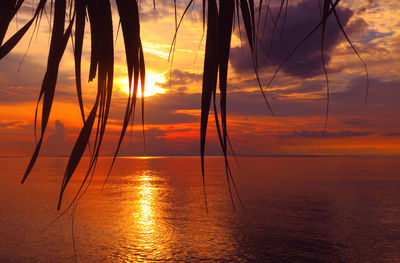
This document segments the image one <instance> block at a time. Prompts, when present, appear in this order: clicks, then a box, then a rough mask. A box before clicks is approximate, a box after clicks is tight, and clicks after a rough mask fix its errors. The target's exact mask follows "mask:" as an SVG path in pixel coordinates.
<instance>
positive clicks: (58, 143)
mask: <svg viewBox="0 0 400 263" xmlns="http://www.w3.org/2000/svg"><path fill="white" fill-rule="evenodd" d="M43 153H44V154H45V155H51V156H64V155H66V154H68V153H67V152H66V130H65V127H64V124H63V123H62V122H61V121H60V120H56V121H55V122H54V131H53V132H52V133H51V134H50V135H49V136H48V137H47V140H46V142H45V143H44V147H43Z"/></svg>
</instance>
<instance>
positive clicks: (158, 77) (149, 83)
mask: <svg viewBox="0 0 400 263" xmlns="http://www.w3.org/2000/svg"><path fill="white" fill-rule="evenodd" d="M164 82H165V77H164V75H163V74H160V73H156V72H153V71H146V79H145V87H144V96H145V97H150V96H153V95H155V94H159V93H165V92H166V91H167V90H166V89H164V88H161V87H160V84H161V83H164ZM116 86H117V87H118V88H119V90H120V91H122V92H123V93H125V94H129V81H128V78H119V79H116ZM137 97H138V98H141V97H142V90H141V85H140V84H139V89H138V91H137Z"/></svg>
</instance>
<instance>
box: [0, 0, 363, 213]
mask: <svg viewBox="0 0 400 263" xmlns="http://www.w3.org/2000/svg"><path fill="white" fill-rule="evenodd" d="M24 2H25V1H24V0H3V1H2V2H1V5H0V45H1V46H0V59H1V58H3V57H5V56H6V55H7V54H8V53H9V52H10V51H11V50H12V49H13V48H14V47H15V46H16V45H17V44H18V42H19V41H20V40H21V39H22V37H23V36H24V35H25V34H26V32H27V31H28V29H29V28H30V27H31V26H32V25H34V27H35V30H38V29H37V27H38V26H39V21H40V20H41V18H42V16H43V13H44V11H45V7H46V4H47V2H48V1H47V0H40V1H39V2H38V3H37V5H36V10H35V12H34V14H33V17H32V18H31V19H30V20H29V21H28V22H27V23H26V24H25V25H24V26H23V27H22V28H20V29H19V30H18V31H17V32H16V33H15V34H14V35H13V36H11V37H10V38H9V39H7V40H6V41H5V42H4V38H5V35H6V32H7V29H8V26H9V24H10V23H11V21H12V20H13V18H14V17H15V15H16V14H17V13H18V11H19V10H20V7H21V5H22V4H23V3H24ZM49 2H50V6H51V8H53V6H54V12H53V14H52V25H51V27H52V32H51V42H50V50H49V54H48V62H47V69H46V73H45V75H44V78H43V82H42V86H41V89H40V92H39V98H38V102H37V107H36V112H35V132H36V120H37V111H38V106H39V104H40V103H42V113H41V125H40V127H41V130H40V135H39V138H38V140H37V142H36V147H35V151H34V153H33V155H32V157H31V160H30V162H29V165H28V167H27V169H26V172H25V175H24V176H23V179H22V183H23V182H24V181H25V180H26V178H27V177H28V176H29V174H30V172H31V170H32V168H33V166H34V164H35V162H36V159H37V157H38V154H39V151H40V148H41V145H42V141H43V136H44V134H45V131H46V128H47V124H48V119H49V115H50V112H51V108H52V105H53V98H54V93H55V88H56V83H57V76H58V68H59V65H60V61H61V60H62V57H63V54H64V52H65V48H66V45H67V42H68V40H69V39H70V38H73V40H74V41H73V43H74V59H75V76H76V91H77V95H78V102H79V107H80V111H81V115H82V119H83V127H82V129H81V131H80V133H79V136H78V138H77V139H76V142H75V145H74V148H73V150H72V152H71V154H70V157H69V161H68V164H67V167H66V170H65V174H64V179H63V182H62V185H61V190H60V196H59V202H58V207H57V208H58V209H60V207H61V203H62V197H63V193H64V191H65V189H66V187H67V186H68V183H69V181H70V179H71V177H72V175H73V173H74V171H75V169H76V167H77V165H78V164H79V162H80V160H81V158H82V156H83V154H84V152H85V150H86V147H88V146H89V139H90V137H91V135H93V134H94V144H93V146H92V147H91V149H90V162H89V167H88V170H87V172H86V176H85V177H84V179H83V181H82V184H81V187H80V189H79V191H78V193H77V194H76V196H75V198H74V199H73V201H72V202H71V203H70V205H69V206H68V207H70V206H71V205H72V204H73V202H74V201H75V200H77V198H78V197H79V193H80V192H81V190H82V189H83V187H84V186H85V184H86V183H88V182H89V181H90V179H91V177H92V176H93V172H94V170H95V167H96V163H97V160H98V156H99V152H100V148H101V145H102V141H103V136H104V133H105V129H106V124H107V120H108V115H109V111H110V105H111V97H112V88H113V77H114V43H113V22H114V23H115V22H116V21H113V19H112V14H111V3H110V1H109V0H68V1H67V0H51V1H49ZM271 2H272V1H263V0H259V1H258V3H257V4H256V3H255V1H254V0H220V1H216V0H208V1H206V0H203V1H202V8H203V12H202V13H203V28H204V30H206V45H205V58H204V69H203V85H202V101H201V128H200V141H201V143H200V147H201V149H200V156H201V165H202V176H203V188H204V196H205V204H206V208H207V198H206V191H205V186H204V156H205V143H206V133H207V124H208V117H209V112H210V107H211V105H212V106H213V112H214V118H215V123H216V128H217V133H218V138H219V143H220V145H221V148H222V152H223V154H224V157H225V165H226V176H227V183H228V187H229V191H230V193H231V199H232V203H233V205H234V202H233V199H234V198H233V194H232V191H231V186H233V189H234V191H235V192H236V194H237V191H236V186H235V184H234V180H233V177H232V174H231V172H230V168H229V164H228V159H227V156H228V150H229V148H228V145H229V146H230V141H229V136H228V132H227V112H226V98H227V94H228V92H227V76H228V61H229V51H230V44H231V36H232V31H233V28H234V27H235V24H236V26H237V28H238V30H239V33H240V34H242V33H241V30H244V31H245V34H246V39H247V43H248V45H249V47H250V50H251V56H252V61H253V67H254V73H255V77H256V79H257V81H258V84H259V88H260V91H261V94H262V96H263V98H264V100H265V103H266V105H267V107H268V109H269V110H270V112H271V113H273V110H272V107H271V105H270V104H269V102H268V100H267V95H266V93H265V92H266V90H267V89H268V88H269V87H270V86H271V84H272V81H273V80H274V78H275V77H276V74H277V73H278V71H279V70H280V69H281V68H282V66H283V65H284V64H285V63H286V62H287V61H288V59H289V58H290V57H291V56H292V55H293V54H294V53H295V52H296V50H297V49H298V48H299V47H300V46H301V45H303V44H304V43H305V41H306V40H307V39H309V38H310V37H311V36H312V35H313V34H315V33H316V32H317V30H318V29H321V28H322V30H321V32H322V42H321V58H322V66H323V69H324V72H325V76H326V84H327V98H328V102H327V111H326V121H327V117H328V108H329V107H328V106H329V81H328V75H327V72H326V69H325V60H324V36H325V34H326V32H325V31H326V30H325V28H326V22H327V19H328V17H330V16H332V15H333V16H334V18H335V20H336V21H337V25H338V27H340V30H341V31H342V33H343V34H344V36H345V38H346V39H347V41H348V42H349V43H350V45H351V47H352V49H353V50H354V52H355V53H356V54H357V56H358V57H359V58H360V59H361V57H360V56H359V54H358V53H357V51H356V50H355V48H354V47H353V45H352V44H351V42H350V40H349V38H348V36H347V35H346V33H345V31H344V29H343V26H342V24H341V23H340V20H339V17H338V15H337V12H336V8H337V6H338V4H339V2H340V0H337V1H335V2H334V1H332V0H324V1H323V4H322V6H323V12H322V15H321V19H320V21H319V22H318V23H317V24H316V25H315V27H314V28H313V30H311V31H310V32H309V34H308V35H306V36H305V37H304V39H303V41H301V42H300V43H299V44H298V45H297V46H296V47H295V48H294V49H293V50H290V52H289V54H288V56H287V57H286V58H285V59H284V60H283V61H282V63H281V64H280V65H279V67H278V68H277V69H276V71H275V73H274V74H273V76H272V77H271V79H270V81H269V83H268V84H267V85H266V86H265V87H263V85H262V84H261V82H260V77H259V74H260V72H259V62H258V56H257V49H258V47H259V42H260V40H259V38H260V35H261V34H262V35H263V34H264V30H265V23H264V25H262V24H261V23H260V21H261V17H266V16H268V12H270V9H271V7H270V5H271V4H272V3H271ZM288 2H289V0H277V3H274V4H275V5H276V6H277V7H278V10H279V13H278V14H277V16H276V19H275V20H274V25H273V33H272V34H275V32H277V31H278V26H277V24H278V22H279V21H280V20H283V21H284V22H285V20H286V11H287V8H288ZM115 3H116V6H117V10H118V14H119V23H120V26H121V29H122V33H123V38H124V44H125V54H126V61H127V65H126V66H127V69H128V79H129V95H128V99H127V104H126V110H125V116H124V119H123V125H122V130H121V133H120V137H119V141H118V146H117V149H116V151H115V154H114V158H113V161H112V165H114V163H115V158H116V157H117V155H118V151H119V149H120V146H121V143H122V141H123V138H124V136H125V133H126V130H127V127H128V124H129V122H130V120H131V119H132V118H133V116H134V112H135V109H136V103H137V92H138V87H139V81H140V83H141V87H142V90H141V92H142V94H143V93H144V82H145V62H144V56H143V48H142V42H141V38H140V21H139V8H138V3H137V1H135V0H115ZM153 5H154V8H156V1H153ZM192 5H194V1H193V0H191V1H188V4H187V7H186V9H185V10H184V13H183V15H182V17H181V19H180V21H179V23H177V18H176V1H175V0H174V6H175V25H176V27H175V29H176V32H175V36H174V38H173V43H172V46H171V51H172V55H173V50H174V47H175V43H176V34H177V32H178V29H179V26H180V25H181V22H182V20H183V17H184V16H185V14H186V13H187V10H188V9H189V7H191V6H192ZM50 13H52V12H51V11H50ZM265 20H266V19H265ZM65 21H67V23H65ZM87 21H88V23H89V26H90V38H91V55H90V69H89V81H93V80H94V79H95V78H97V95H96V99H95V103H94V105H93V106H92V109H91V110H90V112H89V114H88V115H87V116H85V112H84V105H83V99H82V85H81V57H82V46H83V42H84V40H85V36H84V32H85V26H86V22H87ZM284 22H283V25H284V24H285V23H284ZM66 24H67V27H65V25H66ZM263 48H264V49H265V50H270V47H263ZM363 63H364V62H363ZM364 66H365V63H364ZM365 69H366V66H365ZM367 78H368V73H367ZM217 87H219V94H220V95H219V98H220V100H219V103H218V102H217V101H216V94H217V93H218V91H217ZM143 100H144V96H142V107H143V105H144V101H143ZM218 107H219V109H218ZM218 110H219V114H218ZM219 118H220V120H219ZM142 119H144V115H143V108H142ZM95 123H96V125H95ZM143 123H144V120H143ZM143 125H144V124H143ZM94 126H96V127H95V129H94ZM325 127H326V126H325ZM93 129H94V130H95V131H93ZM143 130H144V129H143ZM35 137H36V133H35ZM230 148H232V147H231V146H230ZM232 152H233V151H232ZM112 165H111V167H110V171H109V173H108V175H107V178H108V176H109V175H110V172H111V169H112ZM106 180H107V179H106ZM237 197H238V200H239V201H240V198H239V195H238V194H237Z"/></svg>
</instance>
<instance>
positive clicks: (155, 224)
mask: <svg viewBox="0 0 400 263" xmlns="http://www.w3.org/2000/svg"><path fill="white" fill-rule="evenodd" d="M67 161H68V159H67V158H62V157H60V158H45V157H42V158H39V160H38V162H37V165H36V166H35V168H34V169H33V172H32V173H31V174H30V176H29V178H28V179H27V181H26V182H25V183H24V184H21V183H20V182H21V179H22V176H23V174H24V170H25V168H26V166H27V164H28V162H29V159H28V158H0V262H75V261H76V262H304V263H312V262H374V263H375V262H400V157H393V156H392V157H389V156H386V157H385V156H384V157H379V156H378V157H377V156H306V157H304V156H273V157H271V156H270V157H238V158H237V162H236V161H235V160H234V159H232V158H230V160H229V164H230V169H231V172H232V177H233V178H234V182H235V186H236V190H237V192H236V191H235V186H234V185H233V184H232V178H230V177H229V176H227V174H226V168H225V163H224V159H223V158H221V157H207V158H206V160H205V178H204V179H205V192H206V200H207V209H206V206H205V194H204V190H203V179H202V172H201V163H200V158H199V157H120V158H118V160H117V161H116V163H115V166H114V168H113V170H112V173H111V175H110V177H109V179H108V181H107V183H106V184H105V185H104V187H103V184H104V181H105V178H106V175H107V172H108V169H109V168H110V164H111V161H112V158H108V157H101V158H99V160H98V163H97V167H96V170H95V172H94V174H93V177H91V176H89V179H88V180H89V181H90V185H89V186H88V187H87V185H85V186H84V187H83V188H82V190H81V191H80V193H83V194H82V195H78V196H79V197H78V199H77V200H79V201H78V203H77V205H72V206H69V204H70V203H71V201H72V200H73V199H74V198H75V197H76V196H77V192H78V190H79V187H80V186H81V184H82V180H83V179H84V176H85V174H86V172H87V167H88V162H89V159H87V158H85V159H83V160H82V162H81V164H80V165H79V167H78V169H77V171H76V173H75V174H74V175H73V177H72V179H71V181H70V183H69V185H68V187H67V189H66V191H65V194H64V197H63V200H62V206H61V209H60V211H57V203H58V199H59V194H60V188H61V183H62V180H63V176H64V169H65V166H66V164H67ZM90 178H91V179H90ZM228 179H229V185H230V187H229V185H228ZM231 194H232V197H231Z"/></svg>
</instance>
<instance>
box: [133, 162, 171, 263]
mask: <svg viewBox="0 0 400 263" xmlns="http://www.w3.org/2000/svg"><path fill="white" fill-rule="evenodd" d="M134 181H135V183H134V184H135V187H134V189H133V191H132V193H133V194H134V202H133V203H132V206H131V208H130V209H131V216H132V217H131V224H132V230H131V231H132V234H133V239H132V241H133V244H132V245H133V246H134V247H136V249H135V251H136V252H135V253H134V254H132V255H130V259H131V260H134V261H137V260H144V259H146V260H150V259H152V260H156V259H159V258H169V257H170V252H169V251H170V248H169V247H168V245H167V244H168V241H170V238H171V229H170V226H168V224H167V223H166V222H165V220H164V217H165V216H166V213H167V212H166V207H165V206H163V205H161V203H164V204H165V202H162V199H163V196H165V195H164V194H165V193H163V192H165V191H166V190H167V189H166V188H165V180H163V179H162V178H161V177H160V176H159V174H158V173H157V172H156V171H153V170H151V169H146V170H142V171H141V172H139V173H137V174H136V176H135V177H134ZM149 256H150V258H149Z"/></svg>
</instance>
